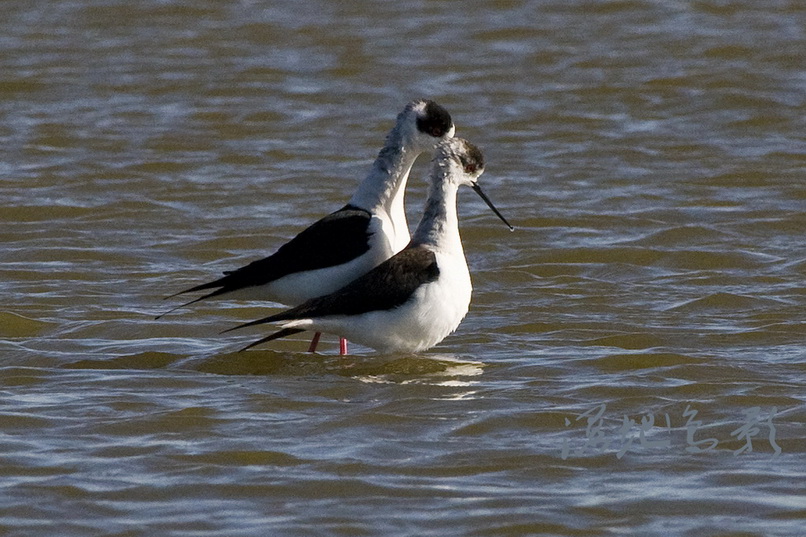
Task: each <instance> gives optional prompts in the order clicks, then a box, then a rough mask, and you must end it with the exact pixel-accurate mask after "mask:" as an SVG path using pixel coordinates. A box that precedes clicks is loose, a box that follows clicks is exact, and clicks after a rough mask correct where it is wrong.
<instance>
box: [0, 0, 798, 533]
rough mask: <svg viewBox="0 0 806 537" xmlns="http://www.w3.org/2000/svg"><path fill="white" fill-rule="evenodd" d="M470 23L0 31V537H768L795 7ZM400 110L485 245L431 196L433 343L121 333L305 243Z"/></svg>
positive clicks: (790, 319)
mask: <svg viewBox="0 0 806 537" xmlns="http://www.w3.org/2000/svg"><path fill="white" fill-rule="evenodd" d="M471 4H472V5H471ZM471 4H468V3H459V2H450V1H447V0H446V1H429V2H417V1H408V0H406V1H402V2H394V3H393V2H385V3H384V2H355V3H351V4H350V5H347V6H345V5H339V4H337V3H330V2H314V1H303V2H296V3H291V2H288V3H276V2H239V3H225V2H211V1H204V2H194V3H184V2H177V1H170V0H168V1H163V2H152V1H149V2H137V3H132V2H123V1H115V0H107V1H101V0H98V1H90V0H86V1H78V0H76V1H65V2H21V1H16V0H11V1H7V2H4V4H3V13H4V15H3V17H2V18H0V118H2V121H0V201H2V210H0V298H2V304H0V337H1V338H2V340H0V386H1V387H0V390H1V392H0V393H2V398H0V447H1V448H2V449H0V533H2V534H4V535H6V534H7V535H13V536H40V535H54V534H58V535H62V536H72V535H82V536H83V535H116V536H117V535H119V536H123V535H132V536H133V535H177V536H179V535H188V536H189V535H195V536H200V535H204V536H208V535H209V536H212V535H216V536H219V535H227V536H234V535H350V536H353V535H418V536H422V535H435V536H436V535H439V536H445V535H479V536H486V535H489V536H492V535H496V536H497V535H512V536H514V535H562V536H565V535H569V536H570V535H574V536H579V535H585V536H611V535H612V536H615V535H652V536H655V535H657V536H669V535H685V536H692V537H693V536H697V537H699V536H727V535H731V536H733V535H742V536H751V535H752V536H765V537H768V536H784V535H787V536H789V535H800V534H802V531H803V530H802V527H803V522H804V519H806V494H804V488H803V481H804V477H806V472H804V467H805V466H804V453H806V441H805V440H804V437H805V436H806V435H804V418H805V417H806V406H805V405H804V398H805V397H806V389H804V384H805V383H804V376H805V374H806V327H805V326H804V305H805V304H804V302H805V301H804V288H805V287H806V285H804V276H805V275H806V245H804V231H803V230H804V229H806V218H805V217H804V215H805V214H806V181H804V178H805V177H806V166H805V164H806V140H805V139H804V136H803V133H804V132H806V124H805V123H806V121H804V104H805V103H804V101H806V78H805V77H804V71H803V59H802V58H803V51H804V47H805V46H806V36H805V35H804V33H805V32H806V30H804V28H806V10H804V6H803V4H802V3H801V2H796V1H768V2H753V1H746V2H741V1H724V2H716V1H713V2H711V1H681V2H652V1H605V2H594V1H574V2H560V1H496V2H476V3H471ZM416 97H429V98H433V99H435V100H437V101H438V102H440V103H441V104H443V105H444V106H446V107H447V108H448V109H449V110H450V111H451V113H452V114H453V117H454V120H455V122H456V124H457V128H458V131H457V134H458V135H461V136H463V137H466V138H468V139H470V140H471V141H473V142H475V143H477V144H478V145H479V146H481V147H482V149H483V150H484V151H485V154H486V157H487V161H488V164H487V172H486V173H485V175H484V176H483V177H482V181H483V182H484V185H485V190H487V192H488V193H489V194H490V196H491V197H492V198H493V199H494V200H495V202H496V204H497V205H498V206H499V208H500V209H501V210H502V212H504V214H505V215H506V216H507V217H508V218H509V219H510V220H511V221H512V222H513V223H514V224H515V225H516V226H517V227H518V230H517V231H516V232H515V233H509V232H508V231H507V230H506V228H505V227H504V226H503V225H501V223H500V222H499V221H498V220H497V219H496V218H495V217H494V216H493V215H492V214H490V213H489V211H488V210H487V209H486V207H484V206H483V204H482V203H481V202H480V201H479V200H477V199H476V198H475V196H473V195H472V194H471V193H469V192H462V193H460V200H459V201H460V215H461V224H462V234H463V239H464V244H465V250H466V252H467V256H468V260H469V264H470V267H471V273H472V276H473V281H474V286H475V293H474V299H473V304H472V305H471V311H470V313H469V315H468V317H467V318H466V319H465V321H464V323H463V324H462V325H461V326H460V328H459V330H458V331H457V333H456V334H454V335H452V336H450V337H449V338H448V339H446V340H445V341H444V342H443V343H442V344H441V345H440V346H438V347H437V348H435V349H433V350H431V351H429V352H426V353H423V354H421V355H416V356H408V355H393V356H378V355H377V354H375V353H373V352H371V351H370V350H368V349H362V348H360V347H357V346H354V347H353V350H354V354H353V355H352V356H350V357H347V358H339V357H338V356H336V351H337V349H336V344H335V339H334V338H328V339H326V340H323V345H322V351H323V354H320V355H309V354H307V353H304V352H303V351H304V350H305V348H306V343H305V342H304V341H303V340H302V339H298V340H291V341H285V342H277V343H274V344H271V345H267V346H265V347H263V348H262V349H261V350H257V351H255V352H248V353H241V354H237V353H235V352H234V351H235V350H237V349H238V348H239V347H240V346H241V345H243V344H244V343H245V342H248V341H251V340H252V339H254V334H242V335H237V334H236V335H234V336H230V335H229V334H228V335H226V336H222V335H219V332H220V331H221V330H223V329H225V328H229V327H231V326H233V325H234V324H235V323H237V322H240V321H245V320H251V319H254V318H257V316H259V315H265V314H266V313H267V312H268V311H273V310H272V307H271V306H269V305H265V304H260V303H248V302H234V301H220V302H209V303H206V304H203V305H200V306H199V307H194V308H188V309H186V310H182V311H180V312H177V313H175V314H172V315H170V316H168V317H165V318H163V319H161V320H159V321H155V320H154V315H155V314H157V313H160V312H162V311H164V309H165V308H166V305H167V303H166V302H164V301H163V300H162V297H163V296H165V295H167V294H170V293H172V292H175V291H177V290H179V289H182V288H184V287H187V286H188V285H191V284H194V283H199V282H201V281H207V280H208V279H210V278H211V277H212V276H215V275H216V274H218V273H219V272H220V271H222V270H227V269H231V268H234V267H238V266H241V265H242V264H244V263H246V262H248V261H251V260H253V259H256V258H258V257H261V256H263V255H265V254H267V253H270V252H271V251H273V250H274V249H275V248H276V247H277V246H279V245H280V244H282V243H283V241H284V240H286V239H287V238H289V237H291V236H293V235H294V234H295V233H296V232H297V231H299V230H300V229H302V228H303V227H304V226H305V225H307V224H309V223H310V222H312V221H313V220H314V219H316V218H318V217H320V216H322V215H323V214H326V213H327V212H330V211H332V210H334V209H335V208H338V207H340V206H341V205H342V204H343V203H344V201H345V200H346V199H347V198H348V197H349V195H350V194H351V192H352V190H353V188H354V187H355V185H356V183H357V181H358V179H359V178H360V177H362V176H363V175H364V174H365V173H366V171H367V169H368V166H369V163H370V162H371V160H372V159H373V158H374V156H375V154H376V152H377V150H378V148H379V147H380V144H381V142H382V139H383V136H384V134H385V133H386V131H387V129H388V128H389V127H390V126H391V124H392V121H393V120H394V117H395V115H396V114H397V112H398V111H399V109H400V108H401V107H402V106H403V105H404V104H405V103H406V102H407V101H409V100H410V99H412V98H416ZM423 162H425V159H423ZM424 171H425V166H424V164H423V163H418V166H417V167H416V168H415V172H414V176H413V179H412V180H411V181H410V184H409V189H408V198H407V203H408V210H409V214H410V216H411V218H410V220H411V221H412V222H416V221H417V219H418V213H419V211H420V209H421V207H422V202H423V198H424V194H425V182H424V181H422V180H421V179H420V178H421V177H422V176H423V173H424ZM57 530H58V531H57Z"/></svg>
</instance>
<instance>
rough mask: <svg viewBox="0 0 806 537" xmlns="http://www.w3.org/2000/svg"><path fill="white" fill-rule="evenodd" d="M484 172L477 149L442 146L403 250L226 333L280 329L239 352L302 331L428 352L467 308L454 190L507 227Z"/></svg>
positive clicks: (456, 143) (453, 142)
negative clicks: (469, 193)
mask: <svg viewBox="0 0 806 537" xmlns="http://www.w3.org/2000/svg"><path fill="white" fill-rule="evenodd" d="M483 171H484V158H483V156H482V153H481V151H480V150H479V149H478V148H477V147H476V146H474V145H473V144H471V143H470V142H468V141H466V140H463V139H461V138H453V139H449V140H445V141H443V142H441V143H440V144H439V145H438V146H437V148H436V153H435V156H434V159H433V161H432V169H431V184H430V187H429V193H428V200H427V201H426V204H425V211H424V213H423V217H422V219H421V220H420V224H419V225H418V226H417V230H416V231H415V232H414V236H413V237H412V239H411V242H410V243H409V244H408V246H406V248H404V249H403V250H402V251H400V252H399V253H397V254H395V255H394V256H393V257H391V258H390V259H388V260H387V261H385V262H383V263H381V264H380V265H378V266H377V267H375V268H374V269H372V270H371V271H369V272H368V273H367V274H365V275H363V276H361V277H360V278H358V279H356V280H354V281H352V282H351V283H349V284H347V285H346V286H345V287H343V288H341V289H339V290H338V291H336V292H334V293H331V294H329V295H325V296H321V297H318V298H314V299H311V300H308V301H307V302H304V303H303V304H301V305H299V306H297V307H295V308H292V309H290V310H287V311H284V312H282V313H278V314H276V315H272V316H269V317H266V318H264V319H260V320H257V321H253V322H249V323H245V324H242V325H240V326H236V327H235V328H231V329H230V330H235V329H238V328H244V327H247V326H254V325H258V324H263V323H269V322H279V323H281V326H282V330H280V331H279V332H276V333H274V334H272V335H270V336H268V337H265V338H263V339H261V340H259V341H256V342H255V343H252V344H251V345H249V346H247V347H245V348H244V350H245V349H248V348H251V347H253V346H255V345H258V344H260V343H265V342H267V341H271V340H273V339H277V338H280V337H284V336H288V335H291V334H295V333H298V332H302V331H304V330H315V331H317V332H325V333H331V334H336V335H338V336H340V337H343V338H346V339H348V340H350V341H354V342H356V343H360V344H362V345H366V346H368V347H372V348H374V349H376V350H378V351H381V352H394V351H407V352H417V351H421V350H425V349H428V348H430V347H433V346H434V345H436V344H437V343H439V342H440V341H442V340H443V339H444V338H445V337H446V336H447V335H448V334H450V333H451V332H453V331H454V330H456V328H457V327H458V326H459V323H460V322H461V321H462V319H463V318H464V316H465V314H467V311H468V306H469V305H470V295H471V290H472V287H471V284H470V273H469V271H468V268H467V262H466V260H465V255H464V250H463V249H462V241H461V238H460V236H459V221H458V216H457V211H456V192H457V190H458V188H459V186H461V185H467V186H470V187H471V188H473V190H475V191H476V192H477V193H478V194H479V196H481V197H482V199H483V200H484V201H485V202H486V203H487V205H489V207H490V208H491V209H492V210H493V211H494V212H495V214H496V215H498V217H499V218H500V219H501V220H503V222H504V223H505V224H506V225H507V226H509V228H510V230H512V229H513V228H512V226H511V225H509V222H507V221H506V219H505V218H504V217H503V216H502V215H501V213H500V212H498V210H497V209H496V208H495V206H494V205H493V204H492V202H490V200H489V198H487V196H485V195H484V193H483V192H482V191H481V188H480V187H479V185H478V177H479V176H480V175H481V173H482V172H483ZM228 331H229V330H227V332H228Z"/></svg>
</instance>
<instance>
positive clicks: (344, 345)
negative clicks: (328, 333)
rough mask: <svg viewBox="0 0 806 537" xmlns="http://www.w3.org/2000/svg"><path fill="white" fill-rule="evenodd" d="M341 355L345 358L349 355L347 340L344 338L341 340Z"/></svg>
mask: <svg viewBox="0 0 806 537" xmlns="http://www.w3.org/2000/svg"><path fill="white" fill-rule="evenodd" d="M339 354H341V355H342V356H345V355H346V354H347V340H346V339H344V338H343V337H340V338H339Z"/></svg>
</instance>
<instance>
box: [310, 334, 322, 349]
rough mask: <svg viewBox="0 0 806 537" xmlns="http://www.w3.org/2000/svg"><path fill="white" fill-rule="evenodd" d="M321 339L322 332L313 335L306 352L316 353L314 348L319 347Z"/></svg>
mask: <svg viewBox="0 0 806 537" xmlns="http://www.w3.org/2000/svg"><path fill="white" fill-rule="evenodd" d="M320 337H322V332H317V333H315V334H314V335H313V339H312V340H311V346H310V347H308V352H316V346H317V345H319V338H320Z"/></svg>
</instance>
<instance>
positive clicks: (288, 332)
mask: <svg viewBox="0 0 806 537" xmlns="http://www.w3.org/2000/svg"><path fill="white" fill-rule="evenodd" d="M304 331H305V330H304V329H302V328H283V329H282V330H280V331H279V332H275V333H273V334H272V335H270V336H266V337H264V338H263V339H259V340H257V341H255V342H254V343H250V344H249V345H247V346H246V347H244V348H243V349H240V350H239V351H238V352H243V351H245V350H247V349H251V348H252V347H256V346H258V345H260V344H261V343H266V342H268V341H273V340H275V339H280V338H281V337H286V336H291V335H293V334H299V333H300V332H304Z"/></svg>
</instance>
